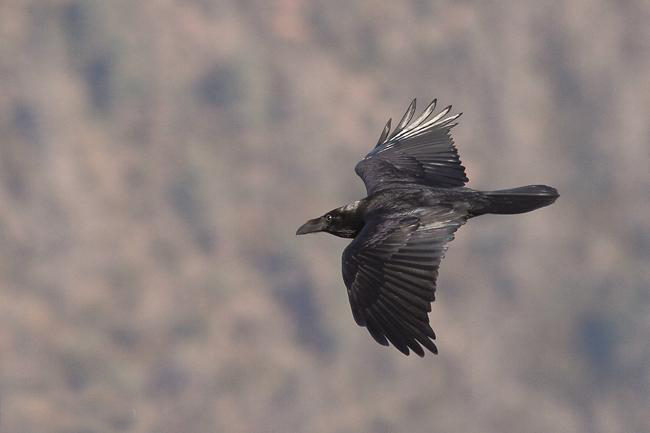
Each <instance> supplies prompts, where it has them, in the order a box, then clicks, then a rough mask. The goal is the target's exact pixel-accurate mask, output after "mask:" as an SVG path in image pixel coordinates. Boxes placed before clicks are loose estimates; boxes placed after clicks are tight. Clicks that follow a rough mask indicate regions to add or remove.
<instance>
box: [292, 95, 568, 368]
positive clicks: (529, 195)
mask: <svg viewBox="0 0 650 433" xmlns="http://www.w3.org/2000/svg"><path fill="white" fill-rule="evenodd" d="M435 107H436V100H434V101H433V102H432V103H431V104H429V106H428V107H427V108H426V109H425V110H424V112H423V113H422V114H421V115H420V116H419V117H418V118H417V119H415V120H414V121H413V122H411V119H412V117H413V113H414V112H415V99H414V100H413V102H411V105H410V106H409V108H408V109H407V110H406V113H405V114H404V117H402V120H400V122H399V123H398V124H397V127H396V128H395V130H394V131H393V132H392V133H391V132H390V123H391V121H390V120H388V123H387V124H386V126H385V127H384V130H383V131H382V133H381V136H380V137H379V141H378V143H377V145H376V146H375V148H374V149H373V150H372V151H370V153H369V154H368V155H367V156H366V157H365V158H364V159H363V160H362V161H361V162H359V163H358V164H357V166H356V167H355V171H356V173H357V174H358V175H359V176H360V177H361V179H363V182H364V183H365V185H366V189H367V190H368V197H366V198H364V199H362V200H358V201H355V202H354V203H350V204H348V205H345V206H342V207H340V208H337V209H334V210H332V211H330V212H327V213H326V214H325V215H323V216H321V217H319V218H315V219H312V220H309V221H307V222H306V223H305V224H304V225H303V226H302V227H300V228H299V229H298V231H297V232H296V234H297V235H302V234H305V233H313V232H320V231H324V232H327V233H331V234H333V235H335V236H340V237H342V238H354V240H353V241H352V242H351V243H350V244H349V245H348V246H347V248H346V249H345V250H344V251H343V281H344V282H345V285H346V286H347V289H348V296H349V298H350V305H351V307H352V315H353V316H354V320H355V321H356V322H357V324H359V325H360V326H365V327H366V328H367V329H368V331H369V332H370V335H372V336H373V338H374V339H375V340H377V342H378V343H379V344H382V345H384V346H388V343H389V342H390V343H392V344H393V346H395V347H396V348H397V349H399V350H400V351H401V352H402V353H404V354H405V355H408V354H409V349H410V350H412V351H413V352H415V353H417V354H418V355H419V356H424V350H423V349H422V346H424V347H425V348H427V349H428V350H430V351H431V352H433V353H438V349H437V348H436V345H435V344H434V343H433V341H432V340H434V339H435V338H436V336H435V334H434V332H433V329H431V326H430V325H429V317H428V313H429V312H430V311H431V302H433V300H434V299H435V290H436V278H437V276H438V267H439V265H440V261H441V260H442V257H443V256H444V253H445V251H446V249H447V243H448V242H449V241H451V240H452V239H453V238H454V232H455V231H456V230H458V228H459V227H460V226H461V225H463V224H465V222H466V221H467V220H468V219H470V218H473V217H475V216H479V215H483V214H488V213H491V214H517V213H523V212H530V211H532V210H535V209H538V208H540V207H544V206H548V205H550V204H551V203H553V202H554V201H555V200H556V199H557V198H558V197H559V195H558V193H557V190H556V189H555V188H552V187H550V186H546V185H529V186H522V187H519V188H513V189H505V190H500V191H491V192H483V191H475V190H473V189H470V188H466V187H465V186H464V185H465V182H467V181H468V179H467V177H466V176H465V167H463V166H462V164H461V162H460V158H459V157H458V152H457V150H456V147H455V146H454V141H453V139H452V138H451V134H450V130H451V128H453V127H454V126H456V125H457V123H455V121H456V119H458V117H459V116H460V114H456V115H452V116H447V115H448V114H449V111H450V110H451V106H448V107H446V108H445V109H444V110H442V112H440V113H439V114H437V115H435V116H433V117H432V118H430V117H431V114H432V113H433V111H434V109H435Z"/></svg>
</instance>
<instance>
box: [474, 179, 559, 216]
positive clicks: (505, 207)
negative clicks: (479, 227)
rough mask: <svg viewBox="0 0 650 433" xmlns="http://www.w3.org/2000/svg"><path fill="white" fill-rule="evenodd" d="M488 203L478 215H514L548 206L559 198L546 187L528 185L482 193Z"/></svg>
mask: <svg viewBox="0 0 650 433" xmlns="http://www.w3.org/2000/svg"><path fill="white" fill-rule="evenodd" d="M483 194H484V196H485V198H487V200H488V202H487V205H486V206H485V207H483V208H482V209H481V210H480V212H478V214H479V215H480V214H486V213H494V214H516V213H524V212H530V211H533V210H535V209H539V208H540V207H544V206H548V205H550V204H551V203H553V202H554V201H555V200H557V198H558V197H559V196H560V195H559V194H558V192H557V190H556V189H555V188H553V187H550V186H546V185H528V186H520V187H519V188H512V189H502V190H500V191H489V192H484V193H483Z"/></svg>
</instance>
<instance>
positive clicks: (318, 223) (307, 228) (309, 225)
mask: <svg viewBox="0 0 650 433" xmlns="http://www.w3.org/2000/svg"><path fill="white" fill-rule="evenodd" d="M324 228H325V225H324V224H323V219H322V218H314V219H313V220H309V221H307V222H306V223H304V224H303V225H302V226H300V228H299V229H298V230H297V231H296V235H305V234H307V233H315V232H320V231H322V230H323V229H324Z"/></svg>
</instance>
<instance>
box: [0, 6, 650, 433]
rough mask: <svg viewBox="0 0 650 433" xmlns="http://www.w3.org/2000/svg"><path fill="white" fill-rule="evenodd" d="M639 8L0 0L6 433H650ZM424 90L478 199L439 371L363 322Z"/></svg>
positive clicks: (442, 313) (445, 298) (647, 93)
mask: <svg viewBox="0 0 650 433" xmlns="http://www.w3.org/2000/svg"><path fill="white" fill-rule="evenodd" d="M648 22H650V4H649V3H648V2H647V1H644V0H636V1H634V0H626V1H618V2H610V1H605V0H574V1H571V2H560V1H550V2H535V1H531V0H529V1H520V2H496V1H486V2H477V1H453V2H451V1H431V2H428V1H422V0H418V1H410V2H401V4H398V2H393V3H390V2H385V3H384V4H383V5H382V6H380V5H379V4H378V3H377V2H371V1H365V0H364V1H359V2H345V1H340V0H336V1H331V2H308V1H304V0H282V1H280V0H278V1H270V2H269V1H261V0H246V1H235V0H214V1H211V0H186V1H172V0H166V1H154V0H140V1H126V0H113V1H102V0H86V1H83V0H49V1H43V0H3V1H2V2H0V83H1V85H0V131H2V136H1V138H0V365H1V370H0V413H1V419H0V429H1V430H2V431H3V432H21V433H29V432H55V433H67V432H109V431H126V432H138V433H139V432H156V433H165V432H169V433H176V432H212V431H217V432H228V433H238V432H242V433H244V432H314V433H319V432H322V433H324V432H338V433H344V432H376V433H382V432H391V433H392V432H398V431H403V432H432V431H436V432H437V431H440V432H478V431H480V432H495V433H496V432H498V433H503V432H541V431H553V432H590V433H591V432H602V433H619V432H620V433H629V432H647V431H650V414H649V412H648V410H647V408H648V407H650V345H648V340H649V338H650V268H649V267H648V264H649V263H650V224H648V220H649V219H650V174H649V172H650V170H649V169H648V164H649V163H650V122H648V119H649V113H650V80H649V78H648V77H650V26H648ZM414 96H417V97H418V98H419V101H420V105H421V106H422V105H424V104H425V103H426V102H428V101H427V100H428V99H432V98H434V97H438V98H439V101H440V102H441V104H443V105H446V104H447V103H451V104H454V107H455V109H457V110H459V111H463V112H464V113H465V114H464V116H463V117H462V119H461V125H460V126H459V127H457V128H456V129H455V130H454V136H455V138H456V142H457V144H458V147H459V149H460V152H461V157H462V159H463V162H464V163H465V165H466V166H467V168H468V173H469V177H470V184H469V185H470V186H472V187H475V188H478V189H497V188H502V187H509V186H517V185H523V184H532V183H547V184H550V185H553V186H555V187H557V188H558V189H559V190H560V193H561V194H562V197H561V198H560V199H559V200H558V202H557V203H556V204H555V205H553V206H551V207H549V208H546V209H543V210H540V211H537V212H535V213H531V214H527V215H519V216H503V217H496V216H485V217H481V218H479V219H476V220H473V221H471V222H470V223H469V224H467V225H466V226H464V227H463V228H462V229H461V230H460V231H459V232H458V234H457V236H456V240H455V241H454V242H453V243H452V244H451V248H450V250H449V252H448V254H447V258H446V259H445V260H444V262H443V265H442V268H441V275H440V279H439V291H438V300H437V302H436V303H435V304H434V305H433V312H432V313H431V321H432V325H433V327H434V329H435V330H436V332H437V334H438V337H439V338H438V346H439V348H440V352H441V353H440V355H438V356H437V357H433V356H431V357H426V358H424V359H419V358H413V357H409V358H406V357H404V356H402V355H401V354H400V353H399V352H397V351H396V350H394V349H386V348H383V347H381V346H379V345H377V344H376V343H375V342H374V341H373V340H372V338H371V337H370V336H369V335H368V334H367V332H366V331H365V330H364V329H361V328H358V327H357V326H356V325H355V324H354V321H353V319H352V315H351V313H350V311H349V305H348V300H347V295H346V292H345V288H344V286H343V282H342V280H341V276H340V253H341V251H342V249H343V248H344V246H345V245H346V242H347V241H345V240H342V239H337V238H333V237H329V236H325V235H321V236H314V237H305V238H296V237H295V236H294V232H295V229H296V228H297V227H298V225H299V224H301V223H302V222H304V220H306V219H308V218H312V217H315V216H317V215H320V214H322V213H324V212H325V211H327V210H330V209H332V208H334V207H337V206H340V205H342V204H344V203H346V202H348V201H351V200H354V199H358V198H360V197H362V196H363V195H364V194H365V190H364V189H363V184H362V183H361V181H360V179H358V178H357V177H356V175H355V174H354V172H353V167H354V165H355V163H356V162H357V161H358V160H359V159H360V158H361V157H362V156H363V155H365V153H366V152H367V151H368V149H369V148H370V146H372V144H374V143H375V141H376V139H377V137H378V135H379V133H380V130H381V128H382V127H383V124H384V122H385V121H386V118H387V117H388V116H389V115H390V116H392V117H393V118H395V117H399V116H401V114H402V113H403V110H404V109H405V108H406V106H407V104H408V102H409V101H410V99H411V98H412V97H414Z"/></svg>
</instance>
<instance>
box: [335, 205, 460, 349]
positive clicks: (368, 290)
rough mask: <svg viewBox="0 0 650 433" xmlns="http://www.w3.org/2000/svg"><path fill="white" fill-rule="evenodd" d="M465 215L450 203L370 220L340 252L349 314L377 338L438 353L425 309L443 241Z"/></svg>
mask: <svg viewBox="0 0 650 433" xmlns="http://www.w3.org/2000/svg"><path fill="white" fill-rule="evenodd" d="M465 220H466V217H465V216H464V215H461V214H459V213H457V212H456V211H454V210H453V209H452V208H450V207H436V208H421V209H418V210H416V211H415V212H413V213H410V214H408V215H395V216H393V217H388V218H381V219H375V220H371V221H369V222H368V223H366V225H365V227H364V228H363V230H361V232H360V233H359V235H357V237H356V238H355V239H354V241H352V243H350V245H348V247H347V248H346V249H345V251H343V280H344V282H345V285H346V286H347V289H348V296H349V298H350V306H351V307H352V314H353V316H354V319H355V321H356V322H357V324H358V325H360V326H365V327H366V328H367V329H368V331H369V332H370V334H371V335H372V336H373V338H374V339H375V340H376V341H377V342H378V343H380V344H382V345H385V346H387V345H388V343H389V342H390V343H392V344H393V346H395V347H396V348H397V349H399V350H400V351H401V352H402V353H404V354H406V355H408V354H409V349H410V350H413V352H415V353H417V354H418V355H419V356H424V350H423V349H422V346H424V347H425V348H427V349H428V350H430V351H431V352H433V353H438V349H437V348H436V345H435V344H434V343H433V340H434V339H435V338H436V337H435V334H434V332H433V330H432V329H431V326H430V325H429V317H428V313H429V312H430V311H431V302H433V300H434V299H435V290H436V278H437V276H438V267H439V265H440V261H441V260H442V257H443V256H444V253H445V251H446V249H447V243H448V242H449V241H451V240H452V239H453V236H454V235H453V234H454V232H455V231H456V230H457V229H458V227H460V226H461V225H462V224H464V223H465Z"/></svg>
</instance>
